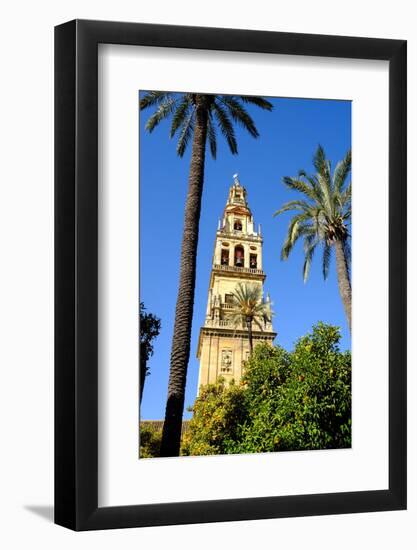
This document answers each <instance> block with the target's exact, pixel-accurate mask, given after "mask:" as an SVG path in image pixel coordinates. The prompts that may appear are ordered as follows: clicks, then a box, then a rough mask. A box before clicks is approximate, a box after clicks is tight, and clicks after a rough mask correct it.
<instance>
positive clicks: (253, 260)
mask: <svg viewBox="0 0 417 550" xmlns="http://www.w3.org/2000/svg"><path fill="white" fill-rule="evenodd" d="M249 267H251V268H252V269H256V268H257V267H258V259H257V256H256V254H251V255H250V256H249Z"/></svg>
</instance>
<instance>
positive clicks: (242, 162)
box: [140, 98, 351, 419]
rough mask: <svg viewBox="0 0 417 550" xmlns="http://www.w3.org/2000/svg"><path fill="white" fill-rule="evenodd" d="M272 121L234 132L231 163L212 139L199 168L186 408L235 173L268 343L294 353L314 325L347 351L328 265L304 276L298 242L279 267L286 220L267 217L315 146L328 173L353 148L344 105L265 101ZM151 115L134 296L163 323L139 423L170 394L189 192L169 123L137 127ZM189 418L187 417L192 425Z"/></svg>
mask: <svg viewBox="0 0 417 550" xmlns="http://www.w3.org/2000/svg"><path fill="white" fill-rule="evenodd" d="M268 99H269V100H270V101H271V102H272V103H273V106H274V109H273V111H272V112H271V113H269V112H265V111H262V110H260V109H258V108H256V107H255V106H253V107H249V108H248V110H249V112H250V114H251V115H252V117H253V118H254V120H255V122H256V126H257V128H258V130H259V133H260V137H259V138H258V139H254V138H252V137H251V136H249V134H247V133H245V132H244V131H243V130H242V129H240V128H237V129H236V136H237V139H238V146H239V154H238V155H232V154H231V153H230V152H229V150H228V148H227V146H226V144H225V142H224V141H223V139H222V138H221V137H220V136H219V137H218V153H217V160H213V159H212V158H211V156H209V154H208V155H207V157H206V170H205V182H204V193H203V201H202V212H201V220H200V235H199V243H198V257H197V281H196V291H195V305H194V317H193V330H192V340H191V355H190V362H189V367H188V378H187V387H186V397H185V404H186V407H187V406H189V405H192V403H193V402H194V400H195V397H196V393H197V380H198V368H199V364H198V360H197V358H196V349H197V341H198V334H199V330H200V327H201V325H202V323H203V322H204V316H205V311H206V304H207V291H208V284H209V277H210V269H211V259H212V254H213V247H214V240H215V233H216V228H217V221H218V218H219V217H221V215H222V212H223V208H224V206H225V203H226V199H227V195H228V190H229V187H230V185H232V183H233V177H232V176H233V174H235V173H236V172H238V173H239V179H240V182H241V184H242V185H244V186H245V187H246V189H247V192H248V201H249V206H250V208H251V210H252V213H253V215H254V219H255V223H256V224H258V223H261V225H262V234H263V238H264V244H263V268H264V271H265V273H266V275H267V278H266V281H265V291H269V293H270V295H271V299H272V301H273V304H274V306H273V309H274V312H275V317H274V320H273V324H274V329H275V331H276V332H277V333H278V335H277V337H276V339H275V343H277V344H280V345H282V346H283V347H284V348H287V349H292V347H293V344H294V342H295V341H296V340H297V339H298V338H299V337H301V336H303V335H304V334H306V333H307V332H308V331H310V330H311V327H312V326H313V324H315V323H317V322H318V321H324V322H326V323H331V324H334V325H338V326H340V328H341V332H342V341H341V347H342V349H347V348H350V337H349V332H348V327H347V323H346V319H345V315H344V311H343V306H342V302H341V299H340V296H339V292H338V287H337V278H336V271H335V258H334V257H333V258H332V262H331V269H330V275H329V278H328V279H327V280H326V281H324V280H323V276H322V272H321V257H320V255H319V254H317V255H316V256H315V258H314V261H313V265H312V269H311V272H310V277H309V280H308V281H307V283H305V284H304V282H303V278H302V265H303V250H302V244H301V242H300V243H299V244H298V245H297V247H296V249H295V250H294V251H293V253H292V254H291V255H290V258H289V260H287V261H285V262H283V261H281V260H280V250H281V247H282V243H283V241H284V238H285V233H286V229H287V226H288V223H289V220H290V218H291V213H288V214H284V215H281V216H279V217H277V218H273V213H274V211H275V210H277V209H278V208H280V206H281V205H282V204H283V203H284V202H286V201H288V200H291V199H293V198H296V196H297V193H294V192H292V191H290V190H289V189H288V188H286V187H285V186H284V185H283V183H282V177H283V176H295V175H297V172H298V170H299V169H301V168H305V169H306V170H307V171H308V172H314V169H313V166H312V156H313V153H314V151H315V149H316V148H317V145H318V144H319V143H320V144H321V145H322V146H323V147H324V149H325V151H326V154H327V156H328V158H329V159H330V160H331V162H332V165H333V166H335V165H336V163H337V161H338V160H340V159H341V158H342V157H343V156H344V155H345V154H346V151H347V150H348V149H349V148H350V147H351V102H350V101H333V100H316V99H313V100H312V99H291V98H268ZM151 113H152V110H150V109H149V110H145V111H143V112H142V113H140V201H141V202H140V262H141V263H140V298H141V301H143V302H144V303H145V306H146V308H147V310H148V311H149V312H152V313H154V314H155V315H157V316H158V317H160V318H161V323H162V330H161V333H160V335H159V336H158V338H157V339H156V340H155V345H154V348H155V353H154V355H153V357H152V358H151V359H150V361H149V367H150V372H151V374H150V376H148V377H147V379H146V384H145V389H144V395H143V399H142V406H141V418H142V419H162V418H163V417H164V412H165V402H166V396H167V386H168V376H169V358H170V349H171V340H172V330H173V324H174V311H175V302H176V297H177V289H178V277H179V260H180V247H181V237H182V225H183V214H184V204H185V197H186V191H187V180H188V170H189V162H190V151H188V152H187V153H186V154H185V155H184V157H183V158H182V159H180V158H179V157H178V156H177V155H176V151H175V148H176V141H175V138H174V139H170V138H169V135H168V133H169V122H168V121H164V122H163V123H161V124H160V126H159V127H158V128H156V129H155V130H154V132H153V133H152V134H149V133H148V132H146V131H145V130H144V125H145V122H146V120H147V118H148V117H149V116H150V114H151ZM189 416H190V413H185V416H184V417H185V418H189Z"/></svg>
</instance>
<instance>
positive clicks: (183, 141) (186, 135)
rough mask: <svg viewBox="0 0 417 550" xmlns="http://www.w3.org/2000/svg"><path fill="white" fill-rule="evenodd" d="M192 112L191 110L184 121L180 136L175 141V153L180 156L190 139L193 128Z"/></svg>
mask: <svg viewBox="0 0 417 550" xmlns="http://www.w3.org/2000/svg"><path fill="white" fill-rule="evenodd" d="M193 115H194V113H193V111H191V112H190V113H189V115H188V117H187V118H186V120H185V121H184V123H183V125H182V128H181V132H180V136H179V138H178V143H177V154H178V156H180V157H182V156H183V155H184V153H185V150H186V149H187V145H188V143H189V141H190V139H191V136H192V133H193V130H194V116H193Z"/></svg>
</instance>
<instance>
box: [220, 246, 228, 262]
mask: <svg viewBox="0 0 417 550" xmlns="http://www.w3.org/2000/svg"><path fill="white" fill-rule="evenodd" d="M221 264H222V265H229V251H228V250H226V249H224V248H222V255H221Z"/></svg>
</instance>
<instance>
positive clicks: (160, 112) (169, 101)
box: [145, 97, 176, 133]
mask: <svg viewBox="0 0 417 550" xmlns="http://www.w3.org/2000/svg"><path fill="white" fill-rule="evenodd" d="M175 105H176V100H175V99H174V98H172V97H168V98H166V99H165V100H164V101H163V102H161V103H160V104H159V107H158V109H157V110H156V111H155V112H154V114H153V115H151V116H150V117H149V118H148V121H147V123H146V124H145V128H146V130H148V132H149V133H151V132H153V130H154V129H155V128H156V126H158V124H159V123H160V122H161V120H163V119H164V118H167V117H168V116H169V115H170V114H171V113H172V112H173V111H174V108H175Z"/></svg>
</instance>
